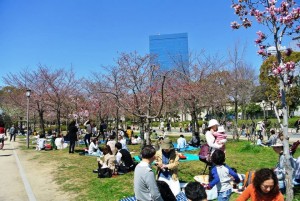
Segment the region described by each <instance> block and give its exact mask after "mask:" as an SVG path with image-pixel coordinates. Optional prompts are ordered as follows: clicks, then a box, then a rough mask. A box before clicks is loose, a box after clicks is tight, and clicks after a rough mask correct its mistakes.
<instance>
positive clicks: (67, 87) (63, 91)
mask: <svg viewBox="0 0 300 201" xmlns="http://www.w3.org/2000/svg"><path fill="white" fill-rule="evenodd" d="M38 72H39V75H38V76H39V77H40V79H41V80H43V81H44V83H45V87H46V89H45V91H44V92H43V94H44V95H45V96H46V99H47V104H48V106H49V107H51V109H52V111H54V112H55V114H56V123H57V129H58V131H60V130H61V114H62V112H63V106H64V104H65V103H66V102H67V101H68V98H69V96H70V95H76V94H78V93H79V92H78V86H79V82H80V80H77V79H76V78H75V73H74V72H73V70H72V68H71V69H70V70H65V69H62V68H61V69H56V70H51V69H50V68H49V67H47V66H42V65H39V70H38Z"/></svg>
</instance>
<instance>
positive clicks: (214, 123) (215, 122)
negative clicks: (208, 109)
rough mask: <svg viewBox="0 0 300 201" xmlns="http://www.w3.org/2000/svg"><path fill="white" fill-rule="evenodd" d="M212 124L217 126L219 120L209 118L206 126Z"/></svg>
mask: <svg viewBox="0 0 300 201" xmlns="http://www.w3.org/2000/svg"><path fill="white" fill-rule="evenodd" d="M212 126H219V122H218V121H217V120H215V119H211V120H209V122H208V126H207V127H208V128H210V127H212Z"/></svg>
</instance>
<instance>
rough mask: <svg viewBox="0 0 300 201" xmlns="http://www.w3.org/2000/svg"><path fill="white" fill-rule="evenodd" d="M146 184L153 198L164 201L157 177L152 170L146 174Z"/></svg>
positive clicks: (156, 200)
mask: <svg viewBox="0 0 300 201" xmlns="http://www.w3.org/2000/svg"><path fill="white" fill-rule="evenodd" d="M145 183H146V184H147V185H148V188H149V191H150V195H151V198H152V199H153V200H155V201H164V200H163V199H162V197H161V194H160V192H159V190H158V187H157V184H156V180H155V176H154V173H153V171H152V170H151V169H150V170H149V172H147V173H146V175H145Z"/></svg>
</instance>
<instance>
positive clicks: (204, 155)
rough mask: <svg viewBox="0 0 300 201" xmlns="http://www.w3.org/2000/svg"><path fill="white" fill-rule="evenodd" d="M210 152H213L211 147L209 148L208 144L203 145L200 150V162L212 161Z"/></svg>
mask: <svg viewBox="0 0 300 201" xmlns="http://www.w3.org/2000/svg"><path fill="white" fill-rule="evenodd" d="M210 152H211V149H210V147H209V146H208V144H207V143H206V144H203V145H202V146H201V148H200V151H199V154H198V155H199V160H206V161H210Z"/></svg>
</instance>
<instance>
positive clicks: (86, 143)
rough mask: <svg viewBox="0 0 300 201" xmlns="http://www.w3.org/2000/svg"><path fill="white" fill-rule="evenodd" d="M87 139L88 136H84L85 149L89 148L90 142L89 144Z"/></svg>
mask: <svg viewBox="0 0 300 201" xmlns="http://www.w3.org/2000/svg"><path fill="white" fill-rule="evenodd" d="M87 138H88V134H85V136H84V138H83V139H84V144H85V147H86V148H88V147H89V145H88V142H87Z"/></svg>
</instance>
